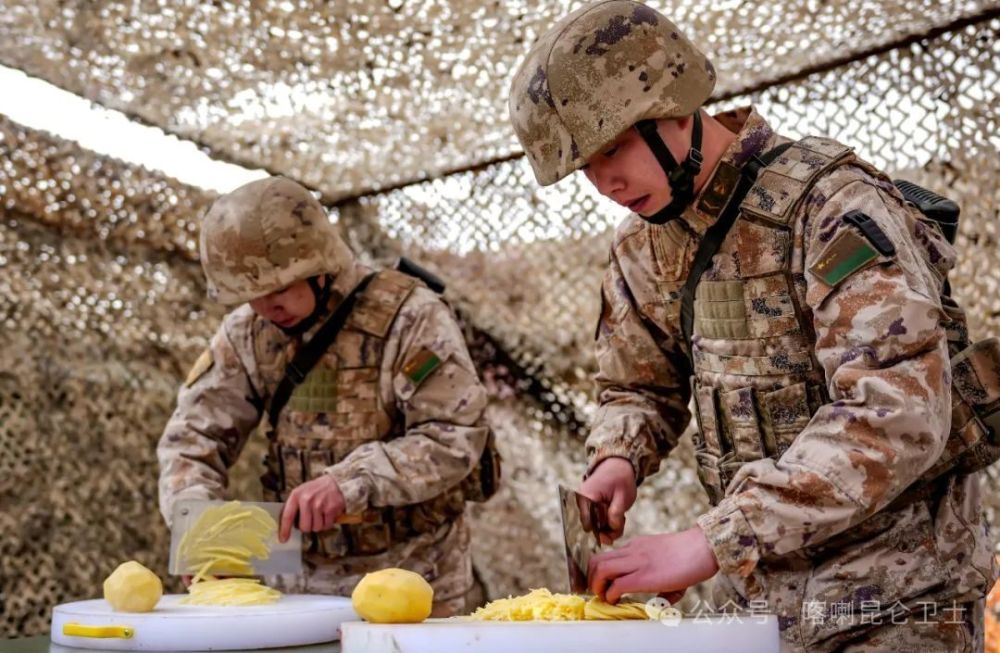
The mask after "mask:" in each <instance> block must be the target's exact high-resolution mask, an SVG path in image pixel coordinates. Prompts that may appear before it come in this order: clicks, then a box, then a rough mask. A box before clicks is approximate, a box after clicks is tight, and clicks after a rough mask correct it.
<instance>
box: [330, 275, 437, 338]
mask: <svg viewBox="0 0 1000 653" xmlns="http://www.w3.org/2000/svg"><path fill="white" fill-rule="evenodd" d="M419 283H420V281H418V280H417V279H414V278H413V277H411V276H408V275H405V274H403V273H402V272H397V271H395V270H382V271H381V272H379V273H378V275H376V276H375V278H374V279H372V282H371V283H370V284H369V285H368V287H367V288H366V289H365V291H364V292H363V293H362V294H361V297H359V298H358V303H357V306H355V307H354V310H353V311H351V316H350V317H349V318H347V326H348V327H349V328H352V329H357V330H359V331H364V332H365V333H370V334H371V335H374V336H378V337H379V338H384V337H385V336H386V334H387V333H388V332H389V327H390V326H392V321H393V320H394V319H396V314H397V313H399V309H400V308H401V307H402V306H403V302H405V301H406V298H407V297H409V296H410V293H411V292H413V289H414V288H416V287H417V285H418V284H419Z"/></svg>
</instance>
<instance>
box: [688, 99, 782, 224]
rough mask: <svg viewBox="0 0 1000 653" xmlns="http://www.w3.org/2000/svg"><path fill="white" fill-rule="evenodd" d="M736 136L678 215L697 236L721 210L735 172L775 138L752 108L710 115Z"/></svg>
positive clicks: (734, 179)
mask: <svg viewBox="0 0 1000 653" xmlns="http://www.w3.org/2000/svg"><path fill="white" fill-rule="evenodd" d="M712 117H713V118H715V119H716V120H718V121H719V122H721V123H722V125H723V126H724V127H725V128H726V129H728V130H730V131H732V132H735V133H736V138H735V139H734V140H733V142H732V143H730V145H729V147H728V148H726V151H725V152H723V153H722V158H721V159H719V163H718V164H717V165H716V166H715V169H714V170H713V171H712V175H711V176H710V177H709V178H708V180H707V181H706V182H705V185H704V186H702V188H701V190H700V191H698V194H697V195H696V196H695V198H694V200H693V201H692V202H691V204H690V205H689V206H688V207H687V208H685V209H684V213H682V214H681V217H682V219H683V220H684V222H685V223H686V224H687V226H689V227H690V228H692V229H693V230H694V231H695V232H697V233H698V234H699V235H701V234H703V233H705V230H706V229H708V228H709V227H710V226H712V225H713V224H714V223H715V221H716V220H717V219H718V218H719V214H720V213H722V209H723V208H725V206H726V203H727V201H728V200H729V197H730V195H732V193H733V191H734V190H736V182H737V181H738V180H739V176H740V175H739V170H740V168H742V167H743V165H744V164H745V163H746V162H747V161H748V160H749V159H750V157H752V156H754V155H756V154H761V153H763V152H766V151H767V150H769V149H771V148H772V147H774V146H775V145H776V144H777V143H776V141H777V135H776V134H775V133H774V130H773V129H771V126H770V125H768V124H767V121H766V120H764V118H763V117H762V116H761V115H760V114H759V113H757V110H756V109H754V108H753V107H752V106H746V107H740V108H739V109H733V110H732V111H725V112H723V113H718V114H715V115H714V116H712Z"/></svg>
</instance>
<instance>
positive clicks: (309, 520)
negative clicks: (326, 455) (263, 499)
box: [278, 474, 345, 542]
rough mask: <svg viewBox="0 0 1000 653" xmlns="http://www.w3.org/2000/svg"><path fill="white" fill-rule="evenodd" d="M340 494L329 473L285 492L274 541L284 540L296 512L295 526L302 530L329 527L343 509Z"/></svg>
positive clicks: (317, 529)
mask: <svg viewBox="0 0 1000 653" xmlns="http://www.w3.org/2000/svg"><path fill="white" fill-rule="evenodd" d="M344 509H345V503H344V495H343V493H341V491H340V486H339V485H337V481H336V480H335V479H334V478H333V477H332V476H327V475H325V474H324V475H323V476H320V477H319V478H314V479H313V480H311V481H307V482H305V483H303V484H302V485H300V486H298V487H297V488H295V489H294V490H292V493H291V494H290V495H288V500H287V501H285V505H284V507H283V508H282V509H281V527H280V529H279V530H278V541H279V542H287V541H288V538H289V536H291V534H292V526H294V525H295V523H296V521H295V517H296V515H297V516H298V527H299V530H300V531H302V532H303V533H311V532H313V531H316V532H319V531H325V530H327V529H328V528H332V527H333V524H334V522H336V520H337V517H340V516H341V515H342V514H343V513H344Z"/></svg>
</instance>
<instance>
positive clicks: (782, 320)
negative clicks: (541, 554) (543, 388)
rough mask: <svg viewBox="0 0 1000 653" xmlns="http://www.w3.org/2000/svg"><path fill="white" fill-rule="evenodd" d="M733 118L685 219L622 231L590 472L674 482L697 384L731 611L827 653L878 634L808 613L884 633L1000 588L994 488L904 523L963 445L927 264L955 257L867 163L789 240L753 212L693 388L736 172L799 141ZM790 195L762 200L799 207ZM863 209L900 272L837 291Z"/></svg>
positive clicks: (600, 352)
mask: <svg viewBox="0 0 1000 653" xmlns="http://www.w3.org/2000/svg"><path fill="white" fill-rule="evenodd" d="M717 118H718V119H719V120H720V121H722V122H723V124H725V125H726V126H727V127H728V128H729V129H730V130H732V131H734V132H737V138H736V140H735V141H734V142H733V144H732V145H731V146H730V148H729V149H728V150H727V151H726V153H725V154H724V156H723V159H722V162H721V163H720V165H719V167H717V168H716V171H714V172H713V176H712V177H711V178H710V179H709V180H708V182H707V183H706V184H705V185H704V187H703V189H702V190H701V191H700V193H699V195H698V197H696V198H695V200H694V202H693V203H692V205H691V206H690V207H688V209H687V210H686V212H685V214H684V216H683V217H684V219H683V220H675V221H672V222H670V223H667V224H664V225H661V226H657V225H652V224H649V223H647V222H645V221H644V220H642V219H641V218H640V217H638V216H635V215H633V216H630V217H629V218H627V219H626V220H625V221H624V222H623V223H622V224H621V225H620V226H619V228H618V230H617V232H616V234H615V238H614V243H613V246H612V250H611V257H610V267H609V269H608V271H607V273H606V275H605V279H604V283H603V286H602V296H603V306H602V312H601V317H600V321H599V324H598V330H597V334H596V338H597V342H596V350H597V359H598V365H599V372H598V374H597V376H596V382H597V392H598V403H599V408H598V410H597V412H596V415H595V418H594V421H593V427H592V431H591V434H590V437H589V438H588V441H587V451H588V457H589V469H590V470H593V468H594V467H595V466H596V465H597V464H598V463H599V462H600V461H601V460H603V459H605V458H607V457H609V456H619V457H623V458H626V459H628V460H630V461H631V462H632V464H633V466H634V467H635V470H636V475H637V479H638V480H639V481H640V482H641V480H642V479H643V478H644V477H646V476H648V475H650V474H652V473H654V472H655V471H656V470H657V469H658V466H659V461H660V460H661V459H662V458H663V457H665V456H666V455H667V454H668V453H669V452H670V450H671V449H672V448H673V447H674V446H675V445H676V443H677V439H678V438H679V437H680V435H681V433H682V432H683V431H684V430H685V428H686V427H687V426H688V424H689V421H690V418H691V414H690V411H689V408H688V402H689V399H690V398H691V395H692V392H691V387H692V385H691V384H690V382H689V376H691V380H692V381H693V388H694V394H695V407H696V408H697V417H698V418H699V426H700V429H699V431H700V436H696V437H695V449H696V456H697V458H698V463H699V475H700V477H701V479H702V482H703V484H705V485H706V487H708V488H710V498H711V500H712V503H713V506H714V507H713V508H712V509H711V510H710V511H709V512H708V513H706V514H704V515H702V516H701V517H699V519H698V524H699V525H700V526H701V528H702V529H703V531H704V533H705V535H706V537H707V538H708V541H709V543H710V544H711V546H712V548H713V550H714V553H715V555H716V557H717V559H718V562H719V566H720V571H721V573H720V575H719V576H717V577H716V596H715V598H716V601H717V604H719V605H721V604H723V603H724V602H727V601H734V602H735V603H737V604H738V605H742V606H744V607H745V606H748V605H751V606H765V605H766V608H767V610H769V611H771V612H774V613H776V614H778V615H779V623H780V626H781V629H782V637H783V641H784V643H785V644H786V645H788V646H791V647H793V648H794V649H795V650H799V648H800V647H803V648H809V650H825V649H826V648H828V647H832V646H835V644H836V643H837V642H838V641H842V640H843V639H845V638H846V637H848V635H850V636H857V635H858V633H859V632H863V631H864V630H865V628H866V626H864V625H859V623H858V621H857V619H855V620H854V621H853V622H852V621H850V620H837V619H825V620H816V619H814V620H807V619H803V612H802V611H803V609H804V606H808V605H824V606H830V605H833V604H843V603H845V602H846V603H849V604H851V605H852V607H853V610H854V612H855V614H857V613H858V612H860V611H861V608H867V609H868V610H869V611H871V610H875V611H876V613H879V614H882V615H885V614H886V612H887V611H888V610H890V609H897V610H898V609H899V606H900V605H902V606H907V607H912V606H913V605H914V604H915V603H916V602H919V601H935V600H936V601H952V600H955V601H960V602H961V601H969V600H975V599H977V598H978V597H981V596H982V595H983V593H984V590H985V588H986V587H987V582H988V580H989V579H990V578H991V577H992V576H995V571H994V570H993V569H992V567H991V563H992V561H991V558H990V555H989V550H988V546H987V543H986V533H985V526H984V520H983V516H982V514H981V506H980V499H979V483H978V475H976V474H972V475H956V474H950V475H948V476H946V477H945V478H944V479H943V480H942V481H941V482H940V483H939V484H938V486H937V487H936V492H934V493H933V494H932V496H930V497H928V498H924V499H921V500H918V501H912V502H908V503H907V504H906V505H902V506H896V505H892V506H891V505H890V504H892V503H893V501H894V499H896V498H897V497H898V496H899V495H900V494H901V493H902V492H903V491H904V490H905V489H906V488H907V487H908V486H910V485H911V483H913V482H914V481H915V480H916V479H917V478H918V477H919V476H920V475H921V473H923V472H924V471H925V470H926V469H927V468H929V467H930V466H931V465H932V464H933V463H934V461H935V460H936V459H937V458H938V456H939V455H940V454H941V452H942V450H943V448H944V445H945V440H946V439H947V434H948V432H949V419H950V414H951V405H950V396H951V395H950V385H949V383H950V378H949V365H948V360H949V358H948V349H947V343H946V339H945V333H944V330H943V328H942V327H941V325H940V323H939V322H940V319H941V315H942V308H941V303H940V299H939V288H940V279H939V278H938V277H937V274H938V272H935V271H934V270H932V269H931V266H929V265H927V264H925V263H924V258H922V256H923V255H922V253H921V250H920V248H921V247H924V248H927V247H931V248H932V249H934V251H935V254H934V258H935V260H936V262H937V265H938V266H939V269H940V271H945V270H947V268H949V267H951V266H952V265H953V263H954V252H953V250H951V248H950V247H949V246H948V245H947V243H946V242H944V241H941V242H943V245H942V244H941V242H934V243H931V242H930V240H931V239H930V236H929V234H928V233H927V231H929V230H924V229H923V228H922V227H923V225H919V224H916V221H914V220H913V218H912V215H911V213H910V210H909V209H908V208H906V207H905V206H904V205H903V203H902V198H901V196H900V195H899V194H898V191H896V189H895V188H894V187H893V186H892V184H891V182H890V181H888V180H887V179H886V178H885V177H884V176H883V175H881V174H880V173H878V171H877V170H875V169H874V168H873V167H872V166H870V165H868V164H866V163H864V162H863V161H861V160H858V159H856V158H854V157H850V159H849V160H848V161H847V162H846V163H845V164H843V165H838V166H831V167H830V169H828V170H825V171H823V172H822V174H819V176H818V178H817V179H816V181H815V183H814V185H813V186H812V188H811V190H810V191H809V192H808V194H807V195H806V196H805V197H804V198H803V200H802V202H801V203H800V204H799V205H798V207H797V208H795V210H794V213H793V214H791V216H790V218H789V219H788V223H787V225H785V228H784V229H775V228H773V225H769V224H767V223H766V222H762V221H760V220H754V219H748V216H747V215H746V214H745V213H744V214H741V216H740V218H739V219H738V220H737V221H736V224H735V225H734V227H733V228H732V230H731V231H730V232H729V236H728V237H727V238H726V240H725V242H724V243H723V245H722V247H721V249H720V250H719V252H718V253H717V254H716V255H715V257H714V259H713V262H712V266H711V267H710V268H709V269H708V270H707V271H706V273H705V274H704V276H703V277H702V281H701V283H700V284H699V287H698V292H697V294H696V300H695V324H694V333H693V338H692V349H693V355H694V365H695V369H694V370H693V376H692V370H691V366H690V363H689V362H688V359H687V357H686V355H685V353H684V347H685V346H684V345H683V339H682V336H681V329H680V324H679V310H680V303H681V302H680V291H681V288H682V287H683V285H684V283H685V281H686V279H687V271H688V269H689V268H690V266H691V263H692V260H693V257H694V254H695V251H696V250H697V247H698V243H699V240H700V237H701V235H702V234H703V233H704V232H705V230H706V229H707V228H708V226H710V225H711V224H712V223H713V222H714V220H715V219H716V218H717V216H718V214H719V213H720V212H721V206H722V204H723V203H724V202H720V197H719V190H718V189H719V188H720V185H721V186H722V187H725V186H726V185H727V184H726V183H725V181H724V180H723V179H721V175H722V173H723V169H724V168H726V167H729V169H730V170H732V169H734V168H735V169H738V168H739V167H740V166H742V165H743V163H744V162H745V161H747V160H748V158H749V157H750V156H751V155H755V154H761V153H763V152H764V151H767V150H769V149H771V148H773V147H774V146H775V145H777V144H779V143H781V142H785V141H787V140H788V139H784V138H781V137H779V136H777V135H776V134H775V133H774V132H773V131H772V129H771V128H770V127H769V126H768V125H767V124H766V123H765V122H764V120H763V119H762V118H761V117H760V116H759V115H757V114H756V113H755V112H753V111H752V110H750V109H742V110H738V111H735V112H731V113H729V114H722V115H720V116H717ZM826 142H827V143H832V142H831V141H826ZM758 190H759V189H758ZM782 193H783V189H781V188H776V189H774V191H773V194H772V193H771V192H769V191H766V190H765V191H764V192H762V193H760V195H761V196H760V197H751V196H752V195H753V194H754V193H753V192H751V195H750V196H748V201H750V202H757V203H758V204H759V205H761V206H767V205H770V204H774V203H776V202H777V203H780V201H781V200H782V197H783V195H782ZM785 196H787V193H785ZM721 199H725V198H721ZM744 206H746V204H744ZM854 209H858V210H861V211H863V212H864V213H866V214H867V215H868V216H870V217H871V218H872V219H873V220H874V221H875V222H876V224H877V225H879V227H880V228H881V230H882V231H883V232H884V233H885V234H886V235H888V237H889V239H890V240H891V242H892V243H893V245H894V246H895V256H878V257H876V258H873V259H872V260H871V261H870V262H868V263H867V264H865V265H861V266H859V267H857V269H854V268H853V267H852V266H851V265H850V264H849V265H848V267H847V269H849V270H850V274H849V275H847V276H846V278H843V279H837V280H835V281H831V282H830V283H829V284H828V283H825V282H824V280H823V279H821V278H820V277H819V276H817V274H816V272H815V270H816V269H817V267H816V266H817V265H818V264H821V259H822V258H823V257H824V256H826V257H829V252H830V251H831V249H830V247H831V244H832V243H834V242H836V241H838V239H839V238H844V239H851V238H854V239H857V238H859V236H858V232H857V231H856V228H855V227H854V226H852V225H850V224H848V223H847V221H845V220H844V219H843V216H844V215H845V214H846V213H848V212H850V211H851V210H854ZM827 281H830V280H829V279H827ZM800 325H801V328H800ZM713 489H714V494H715V496H711V495H712V494H713ZM886 619H887V618H886ZM848 631H850V632H849V633H848Z"/></svg>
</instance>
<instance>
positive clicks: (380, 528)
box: [261, 270, 476, 557]
mask: <svg viewBox="0 0 1000 653" xmlns="http://www.w3.org/2000/svg"><path fill="white" fill-rule="evenodd" d="M418 285H422V284H421V282H420V281H419V280H417V279H416V278H414V277H412V276H409V275H406V274H403V273H400V272H397V271H395V270H383V271H381V272H379V273H378V274H377V275H376V276H375V277H374V278H373V279H372V281H371V283H370V284H369V285H368V287H367V288H366V289H365V290H364V292H363V293H362V294H361V295H360V296H359V297H358V300H357V305H356V306H355V307H354V309H353V310H352V311H351V314H350V316H349V317H348V318H347V321H346V323H345V324H344V328H343V329H341V331H340V332H339V333H338V334H337V337H336V339H335V340H334V342H333V345H332V346H331V347H330V348H329V349H328V350H327V352H326V353H325V354H324V355H323V357H322V358H321V359H320V361H319V362H318V363H317V364H316V365H315V367H313V369H312V370H311V371H310V372H309V374H308V375H307V376H306V378H305V379H304V380H303V382H302V383H300V384H299V385H298V386H296V388H295V390H294V391H293V393H292V395H291V397H290V398H289V400H288V403H287V405H286V406H285V407H284V409H282V411H281V413H280V414H279V416H278V420H277V424H276V425H275V428H274V429H272V430H269V433H268V441H269V447H268V456H267V458H266V459H265V467H266V470H267V471H266V473H265V474H264V475H263V476H262V477H261V482H262V484H263V486H264V494H265V499H266V500H269V501H283V500H284V499H285V498H287V496H288V492H289V491H291V490H292V489H294V488H295V487H297V486H299V485H301V484H302V483H305V482H306V481H308V480H310V479H313V478H317V477H319V476H320V475H321V474H322V473H323V470H324V469H326V468H327V467H329V466H331V465H334V464H336V463H338V462H340V461H341V460H343V459H344V458H345V457H346V456H347V455H348V454H349V453H351V451H353V450H354V449H356V448H357V447H359V446H361V445H363V444H365V443H366V442H373V441H380V440H389V439H392V438H396V437H400V436H401V435H403V428H402V423H403V422H402V420H401V419H396V418H395V413H396V409H395V407H394V406H382V405H381V404H382V402H381V396H380V393H379V374H380V372H381V367H382V359H383V354H384V350H385V342H386V339H387V337H388V334H389V329H390V327H391V326H392V323H393V321H394V320H395V318H396V315H397V314H398V313H399V311H400V309H401V308H402V306H403V303H404V302H405V301H406V299H407V298H408V297H409V296H410V294H411V293H412V292H413V290H414V288H416V287H417V286H418ZM295 347H296V343H295V342H294V341H293V342H291V343H289V344H288V346H287V350H286V360H291V359H292V358H293V356H294V353H295V351H294V349H295ZM467 486H468V483H463V484H460V485H458V486H455V487H453V488H451V489H450V490H448V491H446V492H444V493H443V494H441V495H439V496H437V497H435V498H433V499H430V500H428V501H425V502H423V503H418V504H414V505H410V506H403V507H391V508H382V509H374V510H371V511H367V512H366V514H365V519H364V521H363V523H360V524H350V525H346V524H345V525H338V526H335V527H333V528H331V529H329V530H326V531H323V532H321V533H317V534H314V537H312V538H304V542H305V544H306V546H308V547H309V550H310V551H311V552H316V553H321V554H325V555H328V556H331V557H343V556H345V555H374V554H377V553H381V552H383V551H385V550H386V549H388V548H389V547H390V546H391V545H392V544H393V543H395V542H401V541H404V540H407V539H409V538H411V537H413V536H415V535H418V534H420V533H427V532H431V531H434V530H436V529H437V528H439V527H440V526H442V525H444V524H446V523H448V522H449V521H452V520H454V519H455V518H457V517H458V516H459V515H461V514H462V512H463V511H464V509H465V501H466V494H468V493H469V492H468V489H467ZM471 498H472V500H475V499H476V497H475V496H472V497H471Z"/></svg>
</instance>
